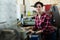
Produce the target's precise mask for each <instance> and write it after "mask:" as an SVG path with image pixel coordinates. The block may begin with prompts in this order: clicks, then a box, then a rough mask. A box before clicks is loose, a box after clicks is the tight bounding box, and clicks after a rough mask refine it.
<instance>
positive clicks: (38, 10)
mask: <svg viewBox="0 0 60 40" xmlns="http://www.w3.org/2000/svg"><path fill="white" fill-rule="evenodd" d="M42 8H43V7H42V6H41V5H40V4H37V5H36V9H37V12H41V11H42Z"/></svg>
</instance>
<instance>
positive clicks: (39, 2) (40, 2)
mask: <svg viewBox="0 0 60 40" xmlns="http://www.w3.org/2000/svg"><path fill="white" fill-rule="evenodd" d="M37 4H40V5H41V6H42V7H43V3H42V2H39V1H38V2H36V3H35V5H34V7H36V6H37Z"/></svg>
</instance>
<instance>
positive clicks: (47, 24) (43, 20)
mask: <svg viewBox="0 0 60 40" xmlns="http://www.w3.org/2000/svg"><path fill="white" fill-rule="evenodd" d="M34 7H35V8H36V10H37V13H36V15H35V27H34V28H33V30H34V31H36V30H37V32H36V33H41V32H42V33H43V36H44V40H56V32H55V28H54V26H53V25H52V24H51V18H52V16H49V15H48V14H47V13H46V12H43V11H42V9H43V3H41V2H36V3H35V5H34ZM34 31H31V32H32V33H33V32H34Z"/></svg>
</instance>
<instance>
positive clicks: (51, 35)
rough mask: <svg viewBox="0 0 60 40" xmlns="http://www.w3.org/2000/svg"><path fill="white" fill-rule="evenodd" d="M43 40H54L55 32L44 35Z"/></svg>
mask: <svg viewBox="0 0 60 40" xmlns="http://www.w3.org/2000/svg"><path fill="white" fill-rule="evenodd" d="M44 40H56V31H55V32H52V33H48V34H46V35H44Z"/></svg>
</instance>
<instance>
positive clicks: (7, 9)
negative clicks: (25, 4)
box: [0, 0, 17, 29]
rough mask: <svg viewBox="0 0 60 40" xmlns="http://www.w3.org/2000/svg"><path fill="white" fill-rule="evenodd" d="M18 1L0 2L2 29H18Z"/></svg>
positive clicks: (0, 26) (2, 0)
mask: <svg viewBox="0 0 60 40" xmlns="http://www.w3.org/2000/svg"><path fill="white" fill-rule="evenodd" d="M16 14H17V13H16V0H0V29H1V28H9V27H11V28H13V27H16V26H17V25H16V22H17V21H16V19H17V16H16Z"/></svg>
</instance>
